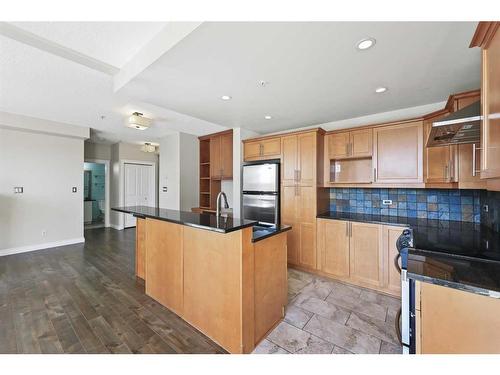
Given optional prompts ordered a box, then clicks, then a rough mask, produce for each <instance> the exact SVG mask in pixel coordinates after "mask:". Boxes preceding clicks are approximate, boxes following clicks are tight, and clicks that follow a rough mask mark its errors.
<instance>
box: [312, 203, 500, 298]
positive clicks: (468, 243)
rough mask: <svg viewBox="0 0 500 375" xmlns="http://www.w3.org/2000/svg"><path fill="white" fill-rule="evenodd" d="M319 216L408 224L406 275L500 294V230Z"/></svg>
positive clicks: (399, 219) (332, 216)
mask: <svg viewBox="0 0 500 375" xmlns="http://www.w3.org/2000/svg"><path fill="white" fill-rule="evenodd" d="M318 218H323V219H332V220H348V221H358V222H366V223H375V224H385V225H396V226H401V227H409V228H411V230H412V232H413V248H410V249H408V265H407V267H408V275H409V277H411V278H413V279H417V280H422V281H426V282H431V283H434V284H439V285H444V286H450V287H454V288H458V289H463V290H468V291H471V292H474V293H479V294H484V295H489V296H495V297H497V298H500V233H498V232H495V231H493V230H491V229H490V228H488V227H486V226H484V225H480V224H474V223H468V222H460V221H443V220H428V219H416V218H407V217H398V216H380V215H366V214H355V213H343V212H327V213H323V214H320V215H318Z"/></svg>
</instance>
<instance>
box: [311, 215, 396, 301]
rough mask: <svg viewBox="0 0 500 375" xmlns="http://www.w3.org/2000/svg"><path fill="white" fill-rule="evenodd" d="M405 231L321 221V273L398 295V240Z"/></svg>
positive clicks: (319, 226)
mask: <svg viewBox="0 0 500 375" xmlns="http://www.w3.org/2000/svg"><path fill="white" fill-rule="evenodd" d="M403 229H404V228H403V227H396V226H388V225H380V224H370V223H358V222H349V221H343V220H329V219H318V220H317V244H318V246H317V253H318V268H319V271H320V272H321V273H324V274H326V275H328V276H330V277H332V278H336V279H339V280H342V281H345V282H348V283H352V284H355V285H359V286H362V287H366V288H372V289H375V290H378V291H382V292H385V293H388V294H392V295H395V296H399V295H401V283H400V274H399V271H398V269H397V268H396V266H395V264H394V260H395V257H396V255H397V249H396V240H397V238H398V237H399V235H400V234H401V232H402V231H403Z"/></svg>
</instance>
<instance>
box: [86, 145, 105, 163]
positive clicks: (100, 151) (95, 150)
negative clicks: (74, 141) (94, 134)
mask: <svg viewBox="0 0 500 375" xmlns="http://www.w3.org/2000/svg"><path fill="white" fill-rule="evenodd" d="M84 154H85V159H100V160H111V145H109V144H103V143H92V142H89V141H85V143H84Z"/></svg>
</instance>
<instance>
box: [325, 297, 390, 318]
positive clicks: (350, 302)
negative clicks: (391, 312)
mask: <svg viewBox="0 0 500 375" xmlns="http://www.w3.org/2000/svg"><path fill="white" fill-rule="evenodd" d="M326 301H327V302H330V303H332V304H334V305H337V306H340V307H343V308H345V309H348V310H351V311H356V312H360V313H362V314H365V315H368V316H370V317H372V318H375V319H379V320H383V321H385V318H386V315H387V307H384V306H381V305H379V304H377V303H374V302H368V301H364V300H362V299H360V298H359V297H354V296H352V295H347V294H343V295H338V294H334V293H333V292H332V293H331V294H330V295H329V296H328V298H327V299H326Z"/></svg>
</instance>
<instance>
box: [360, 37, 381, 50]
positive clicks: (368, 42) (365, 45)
mask: <svg viewBox="0 0 500 375" xmlns="http://www.w3.org/2000/svg"><path fill="white" fill-rule="evenodd" d="M376 42H377V41H376V40H375V39H374V38H364V39H361V40H360V41H359V42H358V43H356V48H357V49H359V50H360V51H366V50H367V49H370V48H372V47H373V46H374V45H375V43H376Z"/></svg>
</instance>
